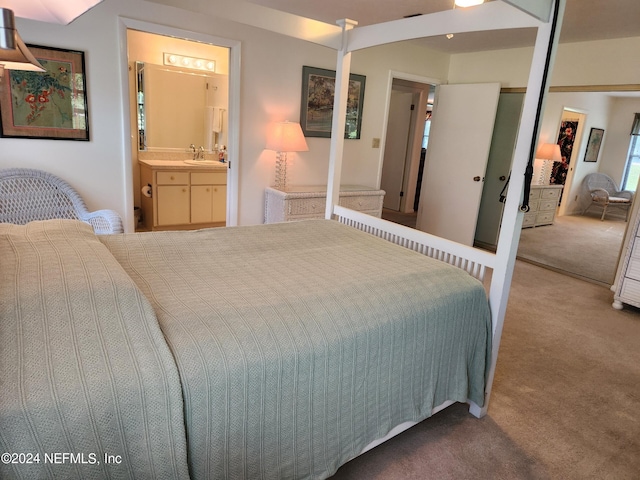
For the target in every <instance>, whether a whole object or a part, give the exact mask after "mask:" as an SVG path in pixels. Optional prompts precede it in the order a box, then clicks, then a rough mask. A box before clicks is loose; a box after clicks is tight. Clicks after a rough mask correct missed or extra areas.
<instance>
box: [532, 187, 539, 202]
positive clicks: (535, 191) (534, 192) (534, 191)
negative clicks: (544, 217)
mask: <svg viewBox="0 0 640 480" xmlns="http://www.w3.org/2000/svg"><path fill="white" fill-rule="evenodd" d="M538 198H540V189H539V188H532V189H531V190H529V203H531V200H537V199H538Z"/></svg>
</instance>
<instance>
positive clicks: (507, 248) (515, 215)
mask: <svg viewBox="0 0 640 480" xmlns="http://www.w3.org/2000/svg"><path fill="white" fill-rule="evenodd" d="M565 1H566V0H555V2H554V3H555V5H554V6H553V8H552V11H551V19H550V20H549V22H547V23H544V24H542V25H540V27H539V28H538V34H537V37H536V44H535V48H534V52H533V59H532V61H531V69H530V71H529V80H528V83H527V93H526V95H525V100H524V106H523V109H522V116H521V120H520V128H519V131H518V137H517V140H516V147H515V152H514V159H513V166H512V171H511V182H510V185H509V191H508V193H507V199H506V202H505V207H504V214H503V219H502V227H501V229H500V236H499V237H498V245H497V249H496V264H495V268H494V270H493V275H492V279H491V288H490V291H489V305H490V308H491V316H492V320H493V344H492V352H491V366H490V370H489V375H488V378H487V388H486V392H485V402H484V406H483V407H482V408H481V407H479V406H478V405H476V404H474V403H471V405H470V408H469V411H470V412H471V413H472V414H473V415H475V416H476V417H482V416H484V415H486V413H487V409H488V406H489V397H490V394H491V387H492V384H493V379H494V376H495V370H496V362H497V359H498V349H499V347H500V339H501V336H502V327H503V325H504V317H505V312H506V309H507V300H508V298H509V289H510V287H511V279H512V277H513V269H514V267H515V262H516V253H517V250H518V242H519V240H520V233H521V230H522V221H523V218H524V212H523V211H521V209H520V205H521V201H522V193H523V189H524V184H525V170H526V168H527V165H528V163H529V158H530V157H531V156H532V155H533V152H534V151H535V143H536V142H537V138H538V128H539V122H540V119H541V115H542V111H543V110H544V104H543V102H544V97H545V96H546V93H547V91H548V89H549V85H548V81H549V78H550V76H551V71H552V70H553V61H554V58H555V53H556V50H557V45H558V38H559V36H560V25H562V17H563V15H564V7H565Z"/></svg>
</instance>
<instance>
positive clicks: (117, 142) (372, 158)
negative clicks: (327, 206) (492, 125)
mask: <svg viewBox="0 0 640 480" xmlns="http://www.w3.org/2000/svg"><path fill="white" fill-rule="evenodd" d="M118 16H124V17H128V18H133V19H136V20H142V21H145V22H149V23H156V24H160V25H166V26H170V27H173V28H179V29H184V30H188V31H193V32H198V33H202V34H210V35H215V36H217V37H223V38H229V39H234V40H240V41H241V42H242V59H241V69H242V73H241V112H240V130H241V131H240V144H241V147H240V152H239V156H240V161H239V162H238V163H239V165H235V166H234V165H232V167H234V168H235V167H238V168H239V219H238V223H240V224H252V223H261V222H262V221H263V211H264V207H263V205H264V188H265V187H266V186H268V185H270V184H272V183H273V179H274V170H275V168H274V162H275V153H274V152H271V151H267V150H264V144H265V132H266V129H267V126H268V124H269V123H270V122H276V121H282V120H293V121H297V120H298V119H299V116H300V92H301V85H302V65H311V66H315V67H321V68H329V69H335V63H336V53H335V51H334V50H331V49H329V48H325V47H321V46H318V45H314V44H310V43H306V42H302V41H299V40H294V39H291V38H288V37H285V36H282V35H278V34H274V33H270V32H266V31H263V30H260V29H256V28H253V27H248V26H244V25H240V24H235V23H233V22H229V21H226V20H220V19H217V18H212V17H207V16H205V15H201V14H194V13H191V12H188V11H183V10H180V9H175V8H170V7H165V6H162V5H158V4H156V3H148V2H144V1H142V0H105V1H103V2H102V3H100V4H99V5H98V6H96V7H95V8H94V9H92V10H90V11H89V12H87V13H86V14H85V15H83V16H81V17H79V18H78V19H77V20H75V21H74V22H72V23H71V24H70V25H68V26H60V25H52V24H46V23H42V22H35V21H29V20H23V19H18V20H17V24H18V25H17V26H18V30H19V32H20V34H21V36H22V38H23V39H24V40H25V42H27V43H33V44H39V45H47V46H54V47H61V48H69V49H75V50H82V51H84V52H85V55H86V72H87V91H88V102H89V121H90V130H91V132H90V134H91V141H90V142H71V141H60V140H58V141H50V140H26V139H9V138H1V139H0V152H1V153H0V168H8V167H29V168H40V169H43V170H47V171H49V172H51V173H54V174H56V175H59V176H61V177H63V178H64V179H66V180H67V181H68V182H69V183H71V184H72V185H73V186H74V187H75V188H77V190H78V191H79V192H80V194H81V195H82V196H83V198H84V199H85V200H86V202H87V204H88V207H89V208H90V209H97V208H112V209H115V210H116V211H118V212H119V213H120V214H121V215H122V216H123V217H124V218H125V224H126V225H127V227H128V229H131V228H132V227H133V202H132V198H133V196H132V195H131V189H133V186H132V185H127V184H126V182H127V180H128V178H130V177H131V174H130V172H129V171H128V170H129V169H130V167H129V164H128V160H129V159H130V158H131V150H130V148H131V140H130V136H129V131H128V125H129V119H128V118H126V119H125V116H126V115H128V106H125V105H124V104H123V101H122V99H123V98H124V96H126V95H127V93H128V92H127V90H126V89H127V87H126V86H123V85H121V83H122V82H121V78H122V73H123V72H122V71H121V69H122V68H125V67H124V65H123V63H122V62H121V60H122V58H125V56H124V55H126V53H125V54H122V55H121V52H126V45H124V44H120V32H119V20H118ZM285 52H286V55H285V54H284V53H285ZM416 52H422V49H420V48H419V47H416V46H413V45H404V46H403V45H402V44H398V45H397V46H396V47H395V48H394V47H393V46H385V47H380V48H379V49H371V50H370V51H368V52H363V53H358V54H354V61H353V71H354V72H356V73H361V74H364V75H366V76H367V85H366V91H365V104H364V115H365V116H364V119H363V125H362V140H350V141H348V142H347V145H346V147H345V156H346V158H348V160H346V161H345V175H344V178H343V181H344V183H360V184H364V185H371V186H375V184H376V181H377V170H378V167H379V154H380V151H379V149H373V148H371V140H372V138H373V137H381V136H382V131H381V130H382V124H383V119H382V118H381V115H380V112H381V111H382V108H383V103H384V101H385V96H384V93H383V92H386V90H385V89H386V82H387V79H388V78H387V77H388V70H389V69H390V68H395V69H398V70H401V71H408V72H412V73H418V74H423V75H428V76H433V77H437V78H444V77H446V72H447V69H448V56H447V55H442V54H434V53H431V54H429V53H427V54H424V53H422V54H421V55H420V58H421V60H422V61H416V57H415V53H416ZM385 56H386V57H388V58H387V59H385ZM308 143H309V152H302V153H299V154H290V155H289V158H290V160H291V164H292V165H291V168H290V183H292V184H295V183H298V184H304V183H306V184H324V183H326V176H327V171H328V157H329V140H328V139H324V138H309V139H308Z"/></svg>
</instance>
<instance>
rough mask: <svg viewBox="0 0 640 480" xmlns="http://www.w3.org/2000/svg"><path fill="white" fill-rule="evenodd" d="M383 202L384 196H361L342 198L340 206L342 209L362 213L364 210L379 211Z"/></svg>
mask: <svg viewBox="0 0 640 480" xmlns="http://www.w3.org/2000/svg"><path fill="white" fill-rule="evenodd" d="M381 202H382V196H380V195H360V196H354V197H346V196H345V197H340V201H339V204H340V206H342V207H345V208H350V209H351V210H357V211H360V212H361V211H364V210H378V209H379V208H380V204H381Z"/></svg>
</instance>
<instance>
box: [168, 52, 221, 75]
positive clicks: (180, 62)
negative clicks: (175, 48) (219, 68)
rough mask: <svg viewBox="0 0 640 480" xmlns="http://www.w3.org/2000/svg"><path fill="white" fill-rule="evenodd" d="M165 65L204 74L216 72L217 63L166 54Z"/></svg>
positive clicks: (175, 54)
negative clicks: (199, 71)
mask: <svg viewBox="0 0 640 480" xmlns="http://www.w3.org/2000/svg"><path fill="white" fill-rule="evenodd" d="M164 64H165V65H169V66H170V67H182V68H190V69H192V70H201V71H204V72H215V70H216V62H215V61H213V60H209V59H206V58H196V57H188V56H185V55H178V54H177V53H165V54H164Z"/></svg>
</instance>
